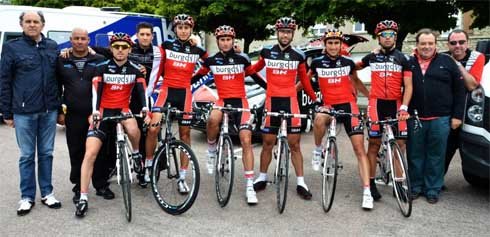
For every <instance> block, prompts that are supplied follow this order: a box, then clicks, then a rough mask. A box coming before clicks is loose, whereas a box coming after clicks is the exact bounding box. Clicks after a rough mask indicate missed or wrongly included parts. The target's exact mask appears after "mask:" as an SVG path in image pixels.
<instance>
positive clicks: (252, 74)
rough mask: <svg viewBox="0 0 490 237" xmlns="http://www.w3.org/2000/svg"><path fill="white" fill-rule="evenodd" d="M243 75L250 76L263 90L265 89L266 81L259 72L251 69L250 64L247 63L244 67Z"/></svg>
mask: <svg viewBox="0 0 490 237" xmlns="http://www.w3.org/2000/svg"><path fill="white" fill-rule="evenodd" d="M245 76H250V77H251V78H252V79H253V80H254V81H255V83H257V84H258V85H259V86H260V87H262V88H264V90H267V83H266V81H265V79H264V78H263V77H262V76H261V75H260V73H257V72H256V71H254V70H253V67H252V65H250V64H248V66H247V67H246V68H245Z"/></svg>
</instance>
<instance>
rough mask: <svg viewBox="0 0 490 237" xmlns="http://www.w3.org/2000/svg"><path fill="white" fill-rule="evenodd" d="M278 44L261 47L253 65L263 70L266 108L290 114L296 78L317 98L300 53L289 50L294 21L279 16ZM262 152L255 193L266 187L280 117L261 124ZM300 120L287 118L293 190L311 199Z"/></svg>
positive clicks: (293, 108)
mask: <svg viewBox="0 0 490 237" xmlns="http://www.w3.org/2000/svg"><path fill="white" fill-rule="evenodd" d="M275 29H276V31H277V40H278V44H276V45H274V46H272V47H268V48H264V49H262V51H261V52H260V57H259V61H258V62H257V63H256V64H254V66H253V68H254V70H255V71H256V72H258V71H260V70H261V69H262V68H264V67H265V68H266V78H267V92H266V101H265V108H266V109H267V110H268V111H271V112H279V111H281V110H283V111H285V112H289V113H300V111H299V105H298V99H297V94H296V93H297V88H296V85H295V84H296V78H297V76H299V78H300V81H301V84H302V85H303V86H304V88H305V91H306V93H307V94H308V95H309V96H310V98H311V99H312V100H313V101H316V102H319V101H317V98H316V95H315V93H314V91H313V88H312V86H311V83H310V80H309V78H308V75H307V74H306V61H305V55H304V54H303V52H301V51H299V50H296V49H294V48H292V46H291V41H292V40H293V36H294V31H295V30H296V21H295V20H293V19H292V18H289V17H282V18H280V19H278V20H277V22H276V24H275ZM262 126H263V128H262V134H263V135H262V138H263V143H262V152H261V154H260V175H259V177H258V178H257V179H256V180H255V181H254V189H255V191H259V190H263V189H265V188H266V186H267V169H268V168H269V164H270V162H271V159H272V148H273V146H274V144H275V142H276V134H277V132H278V129H279V127H280V119H279V118H275V117H274V118H270V117H267V118H266V120H265V122H264V124H262ZM300 133H301V119H299V118H292V119H288V142H289V147H290V149H291V160H292V162H293V166H294V168H295V171H296V177H297V184H298V185H297V186H296V191H297V193H298V195H300V197H302V198H303V199H306V200H309V199H311V196H312V195H311V192H310V190H309V189H308V186H307V185H306V183H305V181H304V177H303V155H302V154H301V149H300Z"/></svg>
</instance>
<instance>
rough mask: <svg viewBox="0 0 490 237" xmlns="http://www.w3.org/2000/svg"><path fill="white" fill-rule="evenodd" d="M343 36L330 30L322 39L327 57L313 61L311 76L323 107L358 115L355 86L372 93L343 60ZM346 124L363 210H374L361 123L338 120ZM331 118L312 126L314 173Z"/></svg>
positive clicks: (319, 119) (322, 116) (319, 116)
mask: <svg viewBox="0 0 490 237" xmlns="http://www.w3.org/2000/svg"><path fill="white" fill-rule="evenodd" d="M342 41H343V35H342V32H341V31H338V30H336V29H333V30H327V31H326V32H325V34H324V36H323V42H324V44H325V50H324V52H325V55H323V56H320V57H318V58H315V59H313V61H312V62H311V67H310V71H309V73H308V76H310V78H311V77H312V76H316V77H317V79H318V84H319V87H320V91H321V93H322V97H323V98H322V99H323V107H324V108H326V109H329V108H334V109H335V110H343V111H344V112H346V113H356V114H358V113H359V108H358V107H357V104H356V96H355V95H354V93H353V92H352V87H353V86H354V87H355V88H356V89H358V90H359V91H360V92H361V93H363V94H364V95H365V96H366V97H369V92H368V90H367V89H366V87H365V86H364V84H363V83H362V82H361V80H359V78H358V77H357V72H356V71H355V64H354V61H352V60H351V59H349V58H347V57H344V56H341V55H340V53H341V45H342ZM338 121H339V122H342V123H344V128H345V132H346V133H347V134H348V135H349V137H350V140H351V143H352V148H353V149H354V152H355V154H356V157H357V160H358V162H359V175H360V177H361V182H362V185H363V199H362V207H363V208H365V209H372V208H373V198H372V197H371V191H370V188H369V161H368V158H367V155H366V150H365V149H364V132H363V127H362V124H361V123H362V122H361V121H359V119H358V118H356V117H352V118H349V117H348V118H339V119H338ZM328 123H330V116H329V115H326V114H322V113H318V114H316V116H315V121H314V123H313V134H314V137H315V146H316V148H315V150H314V151H313V159H312V165H313V170H316V171H318V170H320V166H321V159H322V157H321V156H322V150H323V147H322V139H323V136H324V135H325V131H326V128H327V124H328Z"/></svg>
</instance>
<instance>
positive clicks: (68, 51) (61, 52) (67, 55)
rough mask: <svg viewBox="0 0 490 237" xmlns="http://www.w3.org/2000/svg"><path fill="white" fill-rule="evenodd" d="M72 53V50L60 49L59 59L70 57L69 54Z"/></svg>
mask: <svg viewBox="0 0 490 237" xmlns="http://www.w3.org/2000/svg"><path fill="white" fill-rule="evenodd" d="M71 52H72V48H66V49H62V50H61V51H60V57H62V58H65V59H66V58H68V57H70V53H71Z"/></svg>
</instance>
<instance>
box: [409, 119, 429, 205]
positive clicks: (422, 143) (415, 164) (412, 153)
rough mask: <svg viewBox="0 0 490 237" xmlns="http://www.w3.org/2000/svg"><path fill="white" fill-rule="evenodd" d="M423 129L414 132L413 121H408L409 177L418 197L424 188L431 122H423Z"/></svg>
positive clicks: (414, 192)
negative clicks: (428, 134) (428, 133)
mask: <svg viewBox="0 0 490 237" xmlns="http://www.w3.org/2000/svg"><path fill="white" fill-rule="evenodd" d="M421 123H422V126H423V127H422V128H419V129H418V130H417V131H414V123H413V121H408V141H407V158H408V159H407V161H408V175H409V177H410V183H411V186H412V190H411V192H412V194H413V195H415V197H417V195H418V194H420V193H422V192H423V191H424V189H425V187H424V178H423V177H424V176H423V175H424V166H425V159H426V154H425V153H426V151H427V147H426V144H427V142H428V141H427V137H426V136H427V131H428V130H429V126H430V121H427V122H425V121H421Z"/></svg>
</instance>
